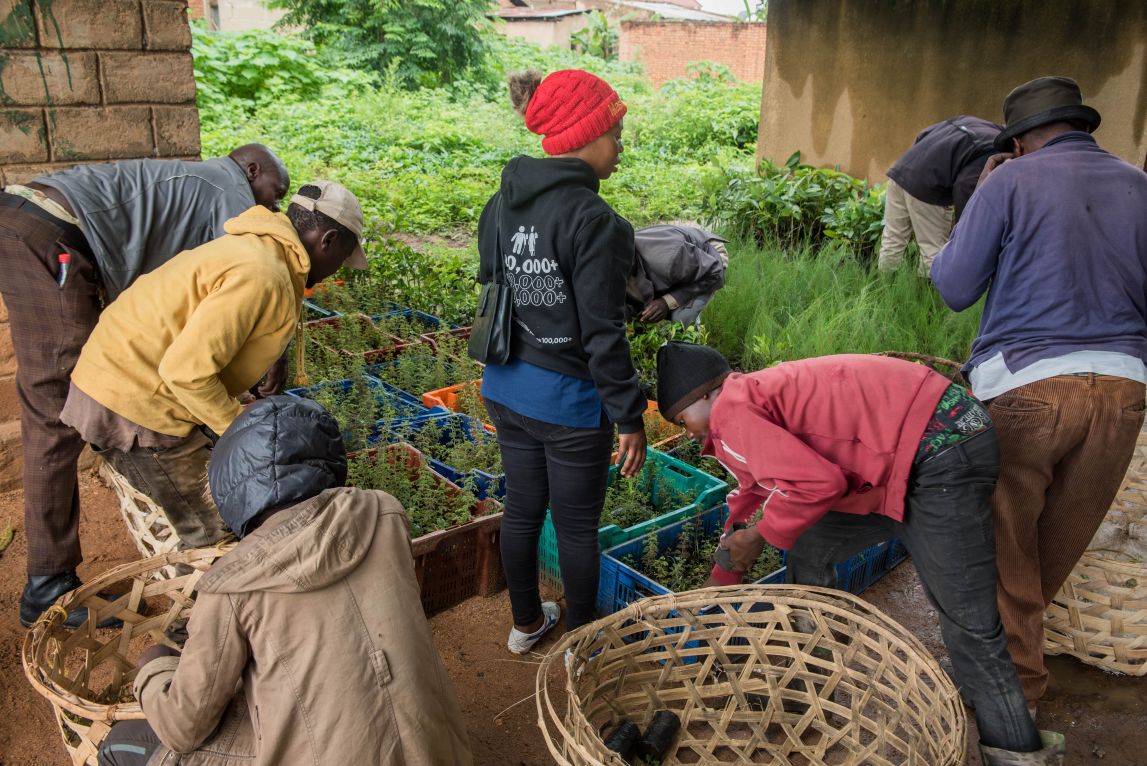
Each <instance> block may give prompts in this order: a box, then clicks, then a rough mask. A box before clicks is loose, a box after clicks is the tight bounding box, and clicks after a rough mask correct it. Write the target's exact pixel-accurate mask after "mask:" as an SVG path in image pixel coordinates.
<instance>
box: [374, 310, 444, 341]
mask: <svg viewBox="0 0 1147 766" xmlns="http://www.w3.org/2000/svg"><path fill="white" fill-rule="evenodd" d="M382 318H383V319H406V320H409V321H410V322H411V323H417V324H420V325H422V328H421V329H420V330H419V331H418V334H417V335H416V336H415V337H413V338H402V339H401V340H402V341H403V342H404V343H413V342H415V341H417V340H420V339H421V338H422V336H423V335H424V334H426V333H428V332H436V331H438V330H448V329H451V328H449V327H447V326H446V324H445V323H444V322H443V321H442V320H441V319H439V318H438V317H436V316H434V315H433V314H427V313H426V312H424V311H416V310H415V309H408V308H398V309H395V310H394V311H388V312H387V313H386V314H383V317H382ZM396 337H397V336H396Z"/></svg>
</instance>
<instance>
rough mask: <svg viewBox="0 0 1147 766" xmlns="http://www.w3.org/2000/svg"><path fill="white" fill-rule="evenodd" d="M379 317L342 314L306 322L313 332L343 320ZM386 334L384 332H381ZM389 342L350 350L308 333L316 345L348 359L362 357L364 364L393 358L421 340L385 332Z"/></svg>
mask: <svg viewBox="0 0 1147 766" xmlns="http://www.w3.org/2000/svg"><path fill="white" fill-rule="evenodd" d="M376 320H377V317H368V316H366V315H365V314H341V315H339V316H333V317H328V318H327V319H319V320H316V321H313V322H307V323H306V330H308V331H310V332H313V331H314V330H316V329H319V328H322V327H337V326H339V325H340V324H342V323H343V322H348V321H356V322H372V323H373V322H375V321H376ZM380 334H384V333H380ZM385 335H386V338H387V339H389V342H388V343H387V344H386V345H384V346H379V347H378V348H372V349H364V350H361V351H349V350H347V349H345V348H335V347H333V346H331V345H330V344H328V343H326V342H325V341H324V340H323V339H321V338H318V337H315V336H314V335H313V334H308V335H307V340H308V341H309V342H311V343H312V344H314V345H315V347H317V348H322V349H325V350H326V351H327V352H330V353H334V354H338V355H340V356H344V357H347V358H348V359H361V360H362V363H363V364H364V365H372V364H378V363H380V362H385V361H387V360H389V359H393V358H394V357H395V356H397V355H398V353H399V352H400V351H401V350H402V349H404V348H406V347H407V346H410V345H412V344H413V343H419V342H421V341H420V340H418V339H415V340H414V341H404V340H402V339H401V338H396V337H394V336H393V335H389V334H385Z"/></svg>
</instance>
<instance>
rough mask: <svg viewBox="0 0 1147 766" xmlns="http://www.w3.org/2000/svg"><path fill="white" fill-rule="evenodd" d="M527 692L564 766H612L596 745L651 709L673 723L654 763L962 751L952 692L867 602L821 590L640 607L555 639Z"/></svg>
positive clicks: (723, 594) (683, 597)
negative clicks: (677, 728)
mask: <svg viewBox="0 0 1147 766" xmlns="http://www.w3.org/2000/svg"><path fill="white" fill-rule="evenodd" d="M770 605H771V607H770ZM567 648H568V649H571V650H572V658H571V660H570V663H569V667H568V669H567V671H566V672H564V673H563V672H562V671H561V670H560V669H559V668H560V667H561V665H562V663H563V657H564V654H565V651H566V649H567ZM557 679H560V681H561V682H560V683H559V682H557ZM537 690H538V695H537V706H538V715H539V723H540V724H541V727H542V730H543V733H544V736H545V739H546V743H547V745H548V747H549V749H550V752H551V754H553V756H554V758H555V759H557V762H558V763H559V764H565V765H569V764H574V765H576V766H583V765H585V766H588V765H590V764H593V765H595V766H596V765H597V764H610V765H611V766H621V764H622V763H623V761H622V760H621V759H620V758H619V757H618V756H617V755H616V754H613V753H610V752H609V751H607V750H606V749H605V747H604V744H603V742H602V738H603V736H604V735H605V734H606V733H608V731H609V730H610V729H611V728H612V727H613V726H614V725H616V724H617V723H618V722H619V721H621V720H622V719H628V720H630V721H633V722H634V723H636V724H638V725H639V726H640V727H642V728H644V727H645V726H647V725H648V724H649V722H650V720H651V719H652V717H653V715H654V713H656V712H657V711H659V710H662V709H669V710H673V711H674V712H675V713H676V714H677V715H678V717H679V718H680V719H681V722H682V730H681V734H680V736H679V738H678V740H677V744H676V750H675V752H673V753H671V754H670V755H669V756H668V757H667V758H666V759H665V760H664V761H662V766H669V765H670V764H684V763H699V762H705V763H714V762H716V763H737V764H749V763H754V764H756V763H783V764H792V765H793V766H796V765H797V764H801V765H804V764H808V765H810V766H812V765H817V766H819V765H821V764H825V765H827V764H833V765H834V766H840V765H846V766H847V765H850V764H862V763H863V764H868V765H869V766H892V765H893V764H913V765H921V766H922V765H923V764H928V765H929V766H949V765H954V764H958V763H962V762H963V758H964V752H965V737H966V725H967V724H966V719H965V714H964V710H963V707H962V705H961V703H960V700H959V698H958V696H957V692H956V689H955V688H954V687H953V685H952V683H951V681H949V680H948V678H947V676H945V675H944V673H943V672H942V671H941V670H940V668H939V666H938V665H937V664H936V663H935V661H934V660H932V658H931V657H930V656H929V655H928V653H927V650H925V649H924V647H923V645H921V644H920V642H919V641H917V640H916V639H915V638H913V637H912V636H911V634H910V633H908V632H907V631H906V630H905V629H904V628H902V627H900V626H899V625H897V624H896V623H894V622H892V621H891V620H890V619H888V618H887V617H885V616H884V615H883V614H881V613H880V612H878V611H876V610H875V609H873V608H872V607H871V606H869V605H867V604H866V603H865V602H863V601H860V600H859V599H856V598H854V597H852V596H850V595H849V594H846V593H842V592H840V591H833V590H827V589H823V588H800V587H793V586H787V585H763V586H762V585H757V586H733V587H728V588H721V589H708V590H703V591H690V592H687V593H678V594H670V595H667V596H658V597H654V598H649V599H644V600H642V601H639V602H636V603H634V604H632V605H630V606H629V607H628V608H626V609H624V610H622V611H620V612H617V613H615V614H613V615H611V616H610V617H607V618H605V619H602V620H599V621H598V622H596V623H593V624H592V625H587V626H585V627H583V628H581V629H579V630H577V631H574V632H572V633H570V634H569V635H567V636H566V638H565V639H564V640H563V641H562V642H561V643H559V645H558V646H557V647H556V648H554V649H553V651H551V653H550V654H549V655H548V656H547V657H546V659H545V660H544V661H543V663H542V666H541V668H540V669H539V672H538V677H537ZM559 710H560V711H564V713H559Z"/></svg>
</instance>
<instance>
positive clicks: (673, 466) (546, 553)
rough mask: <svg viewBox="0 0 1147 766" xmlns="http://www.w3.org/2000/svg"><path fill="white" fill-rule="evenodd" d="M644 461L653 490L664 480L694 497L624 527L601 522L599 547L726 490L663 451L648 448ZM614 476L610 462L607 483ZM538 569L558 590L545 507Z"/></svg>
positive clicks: (694, 509) (703, 505)
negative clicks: (652, 473) (688, 501)
mask: <svg viewBox="0 0 1147 766" xmlns="http://www.w3.org/2000/svg"><path fill="white" fill-rule="evenodd" d="M645 463H646V466H647V468H646V469H644V470H650V471H653V472H654V476H653V486H654V491H655V492H656V491H657V488H658V487H659V486H660V485H661V483H662V482H667V483H668V485H669V486H671V487H672V488H673V489H674V490H676V491H677V492H683V493H686V494H688V495H690V496H692V497H693V498H694V500H693V501H692V502H691V503H687V504H685V505H682V506H680V507H676V508H658V509H657V510H658V511H660V514H659V515H658V516H655V517H654V518H652V519H649V520H647V521H643V522H640V523H638V524H635V525H633V526H631V527H627V528H625V529H621V528H619V527H617V526H616V525H614V524H608V525H605V526H602V527H601V528H600V529H598V542H599V544H600V546H601V548H602V549H603V550H604V549H606V548H611V547H613V546H615V545H619V544H621V543H624V542H628V541H629V540H633V539H634V538H637V537H641V536H642V535H645V534H647V533H649V532H653V531H656V530H658V529H661V528H662V527H665V526H668V525H669V524H673V523H675V522H677V521H680V520H682V519H685V518H688V517H690V516H692V515H694V514H696V513H698V512H700V511H703V510H707V509H709V508H712V507H713V506H715V505H717V504H718V503H723V502H724V501H725V495H727V494H728V491H729V486H728V485H727V484H726V483H725V482H723V481H721V480H720V479H716V478H714V477H712V476H710V475H709V474H707V473H705V472H704V471H701V470H700V469H697V468H694V467H693V466H691V465H689V464H687V463H682V462H681V461H680V460H677V459H676V458H673V457H670V456H669V455H666V454H665V453H664V452H660V451H658V450H655V449H651V450H649V451H648V453H647V454H646V457H645ZM617 476H618V469H617V466H616V465H614V466H611V467H610V469H609V481H610V482H611V483H612V482H614V481H616V480H617ZM538 573H539V577H540V579H541V582H542V583H543V584H545V585H547V586H549V587H550V588H553V589H554V590H559V591H560V590H561V589H562V584H561V569H560V568H559V566H558V541H557V533H556V532H555V531H554V523H553V519H552V518H551V516H550V512H549V511H546V521H545V523H544V524H543V525H542V535H541V538H540V539H539V540H538Z"/></svg>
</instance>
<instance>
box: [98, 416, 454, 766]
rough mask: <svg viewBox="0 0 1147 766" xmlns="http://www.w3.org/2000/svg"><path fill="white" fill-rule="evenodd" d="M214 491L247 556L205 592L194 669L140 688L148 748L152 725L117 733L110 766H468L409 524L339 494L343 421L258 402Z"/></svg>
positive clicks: (216, 471)
mask: <svg viewBox="0 0 1147 766" xmlns="http://www.w3.org/2000/svg"><path fill="white" fill-rule="evenodd" d="M209 475H210V482H211V491H212V494H213V495H214V497H215V501H216V503H217V505H218V506H219V509H220V513H221V514H222V515H223V518H224V520H225V521H226V522H227V524H228V525H229V526H230V527H231V528H232V530H233V531H234V532H235V533H236V534H237V535H239V537H240V538H242V539H241V542H240V543H239V544H238V545H237V546H236V547H235V549H234V550H232V551H230V552H229V553H227V554H226V555H225V556H223V557H221V558H220V559H218V560H217V561H216V563H215V564H214V565H213V566H212V567H211V569H210V570H209V571H208V572H207V573H206V574H205V575H204V576H203V578H202V579H201V580H200V582H199V596H198V600H197V602H196V604H195V608H194V610H193V611H192V614H191V620H190V622H189V624H188V632H189V638H188V640H187V643H186V645H185V649H184V652H183V655H182V656H181V657H172V656H168V657H159V658H157V659H152V660H151V661H150V662H147V664H146V665H144V666H143V667H142V668H141V670H140V672H139V675H138V676H137V678H136V683H135V690H136V694H137V697H138V699H139V701H140V705H141V706H142V708H143V711H144V713H145V714H146V716H147V724H150V726H151V728H152V729H153V730H154V735H152V741H151V743H150V745H148V744H144V745H140V743H141V742H144V743H146V738H147V734H148V732H146V731H144V732H142V733H141V731H140V730H141V729H142V728H143V727H142V725H141V724H138V723H135V722H133V724H134V726H133V728H134V729H135V731H134V732H133V731H131V730H121V729H120V728H119V727H117V729H116V730H113V732H112V733H111V734H110V735H109V737H108V740H107V741H105V745H104V747H103V748H102V752H101V759H102V760H101V763H110V764H117V766H119V765H122V764H125V763H129V762H130V761H127V760H125V759H123V758H119V759H118V760H117V756H118V751H116V750H115V748H116V747H123V746H125V744H126V745H127V746H128V747H137V748H138V747H141V746H142V747H144V748H145V749H147V750H148V757H152V758H155V757H156V755H155V752H156V750H157V749H159V748H167V749H169V750H171V751H174V752H179V753H186V752H192V751H197V750H200V749H208V748H209V749H211V750H213V751H220V750H222V751H226V752H228V754H229V755H232V756H237V757H243V756H249V757H250V756H253V759H252V761H251V763H253V764H275V765H276V766H286V765H288V764H359V763H361V764H405V765H410V764H446V763H449V764H469V763H471V755H470V750H469V745H468V742H467V738H466V733H465V729H464V726H463V723H462V718H461V714H460V712H459V709H458V705H457V702H456V700H455V697H454V690H453V687H452V685H451V683H450V680H449V678H448V677H447V676H446V673H445V670H444V668H443V666H442V662H441V660H440V658H439V656H438V653H437V651H436V649H435V647H434V641H433V637H432V636H431V633H430V628H429V625H428V624H427V622H426V619H425V618H424V617H423V615H422V609H421V605H420V602H419V589H418V582H417V579H416V576H415V572H414V562H413V558H412V556H411V550H410V537H409V531H408V526H407V519H406V514H405V512H404V510H403V508H402V506H401V505H400V504H399V503H398V501H397V500H395V499H394V498H393V497H391V496H390V495H387V494H385V493H382V492H375V491H366V490H357V489H352V488H349V487H344V486H342V484H343V482H344V481H345V478H346V455H345V451H344V448H343V445H342V439H341V437H340V435H339V428H338V425H337V424H336V423H335V422H334V420H333V419H332V418H331V417H330V415H328V414H327V413H326V412H325V411H324V410H323V409H322V408H321V407H320V406H319V405H317V404H316V403H314V402H311V401H309V400H305V399H294V398H288V397H272V398H270V399H266V400H262V401H259V402H256V403H255V404H253V405H251V407H250V408H249V409H248V411H247V412H245V413H244V414H243V415H242V416H240V417H239V418H238V419H237V420H236V421H235V423H234V424H233V425H232V427H231V428H230V429H229V430H228V431H227V433H226V434H224V436H223V437H222V438H221V439H220V440H219V443H218V445H217V447H216V449H215V454H214V456H213V458H212V461H211V465H210V469H209ZM145 659H146V658H145ZM240 682H241V689H242V694H241V695H238V696H237V694H236V689H237V686H238V685H239V684H240ZM248 727H250V728H248ZM248 731H252V732H253V737H248V736H246V733H247V732H248ZM124 735H127V736H126V737H125V736H124ZM103 751H107V752H106V754H105V753H104V752H103ZM142 762H143V761H141V763H142Z"/></svg>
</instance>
